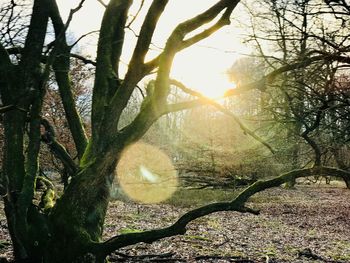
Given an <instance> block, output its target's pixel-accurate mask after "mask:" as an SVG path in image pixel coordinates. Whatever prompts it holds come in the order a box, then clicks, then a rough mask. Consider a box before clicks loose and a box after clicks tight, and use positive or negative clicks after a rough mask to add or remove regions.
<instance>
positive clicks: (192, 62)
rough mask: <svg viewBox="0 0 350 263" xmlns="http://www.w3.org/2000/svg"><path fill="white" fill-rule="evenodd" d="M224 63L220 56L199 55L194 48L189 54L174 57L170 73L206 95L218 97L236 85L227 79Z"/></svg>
mask: <svg viewBox="0 0 350 263" xmlns="http://www.w3.org/2000/svg"><path fill="white" fill-rule="evenodd" d="M225 64H226V63H224V62H222V63H221V62H220V58H217V57H215V58H211V56H210V54H209V55H208V53H207V54H202V55H201V54H200V52H197V51H196V50H194V51H193V53H192V54H189V56H180V57H179V58H177V59H175V61H174V64H173V68H172V72H171V75H172V77H173V78H175V79H177V80H179V81H181V82H182V83H184V84H185V85H186V86H187V87H188V88H190V89H193V90H195V91H198V92H200V93H201V94H203V95H204V96H206V97H209V98H219V97H222V96H223V95H224V94H225V92H226V91H227V90H230V89H233V88H234V87H235V86H236V85H235V83H233V82H232V81H229V76H228V74H227V72H226V71H227V68H228V67H227V68H226V69H225Z"/></svg>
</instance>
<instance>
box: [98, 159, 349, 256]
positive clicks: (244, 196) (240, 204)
mask: <svg viewBox="0 0 350 263" xmlns="http://www.w3.org/2000/svg"><path fill="white" fill-rule="evenodd" d="M314 175H323V176H336V177H341V178H343V179H344V178H347V179H350V173H349V172H346V171H344V170H340V169H336V168H331V167H323V166H318V167H313V168H306V169H299V170H293V171H291V172H288V173H285V174H282V175H280V176H278V177H275V178H273V179H270V180H265V181H257V182H255V183H254V184H252V185H250V186H249V187H247V188H246V189H244V190H243V191H242V192H241V193H240V194H239V195H238V196H237V197H236V198H235V199H233V200H232V201H231V202H218V203H213V204H209V205H205V206H202V207H200V208H197V209H194V210H191V211H189V212H187V213H185V214H184V215H183V216H181V217H180V218H179V219H178V220H177V221H176V222H175V223H174V224H172V225H171V226H169V227H165V228H161V229H155V230H149V231H144V232H140V233H130V234H123V235H119V236H115V237H112V238H111V239H109V240H107V241H105V242H103V243H97V244H96V243H95V244H92V249H93V250H94V251H95V253H96V254H97V255H101V256H106V255H108V254H110V253H112V252H113V251H114V250H117V249H120V248H122V247H125V246H129V245H134V244H136V243H140V242H145V243H152V242H154V241H157V240H160V239H162V238H166V237H171V236H175V235H183V234H185V233H186V226H187V225H188V224H189V223H190V222H192V221H193V220H195V219H197V218H200V217H203V216H206V215H209V214H212V213H215V212H221V211H237V212H241V213H253V214H256V215H257V214H259V211H257V210H254V209H251V208H248V207H245V203H246V202H247V200H248V199H249V198H250V197H251V196H253V195H254V194H256V193H258V192H261V191H264V190H266V189H269V188H273V187H278V186H280V185H282V184H284V183H286V182H289V181H290V180H291V179H293V178H294V179H296V178H301V177H308V176H314Z"/></svg>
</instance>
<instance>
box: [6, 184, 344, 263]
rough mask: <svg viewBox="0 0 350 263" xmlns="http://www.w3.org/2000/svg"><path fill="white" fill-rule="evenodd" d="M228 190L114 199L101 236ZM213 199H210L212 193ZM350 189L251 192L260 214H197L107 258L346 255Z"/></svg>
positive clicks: (170, 218)
mask: <svg viewBox="0 0 350 263" xmlns="http://www.w3.org/2000/svg"><path fill="white" fill-rule="evenodd" d="M232 196H233V194H232V192H223V191H220V193H218V190H179V191H178V192H177V193H176V194H175V196H174V197H173V198H172V199H170V200H168V201H167V203H165V204H158V205H140V204H135V203H133V202H121V201H114V202H112V203H111V205H110V209H109V212H108V217H107V220H106V225H105V236H104V238H105V239H108V238H109V237H111V236H113V235H115V234H118V233H119V234H120V233H130V232H135V231H140V230H147V229H152V228H159V227H163V226H168V225H169V224H171V223H172V222H174V221H175V220H176V219H177V218H178V217H179V216H180V215H182V214H183V213H185V212H186V211H188V210H190V209H192V208H195V207H197V206H198V205H201V202H207V201H212V202H213V201H222V200H223V199H228V198H232ZM210 199H211V200H210ZM349 200H350V191H349V190H347V189H345V186H344V185H342V184H339V183H336V184H332V185H323V184H321V185H297V187H296V189H293V190H286V189H283V188H274V189H270V190H267V191H264V192H262V193H259V194H257V195H255V196H254V197H252V198H251V200H250V203H249V204H248V205H249V206H250V207H254V208H257V209H260V210H261V214H260V215H258V216H256V215H252V214H241V213H237V212H220V213H215V214H213V215H210V216H205V217H203V218H200V219H197V220H195V221H194V222H192V223H191V224H190V225H189V226H188V231H187V233H186V235H184V236H176V237H172V238H167V239H163V240H161V241H157V242H154V243H153V244H144V243H141V244H138V245H135V246H131V247H127V248H125V249H123V250H120V251H118V253H116V254H113V255H111V257H110V261H111V262H141V261H142V262H241V263H243V262H245V263H258V262H264V263H265V262H269V263H277V262H278V263H282V262H293V263H298V262H315V263H316V262H329V263H331V262H338V263H339V262H342V263H343V262H344V263H345V262H350V201H349ZM0 240H1V241H0V242H1V243H0V257H7V258H10V257H11V248H10V241H9V237H8V233H7V228H6V221H5V218H4V216H3V215H0Z"/></svg>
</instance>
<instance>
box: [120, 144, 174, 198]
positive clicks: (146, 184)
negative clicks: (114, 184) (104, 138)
mask: <svg viewBox="0 0 350 263" xmlns="http://www.w3.org/2000/svg"><path fill="white" fill-rule="evenodd" d="M117 178H118V181H119V184H120V187H121V188H122V189H123V191H124V192H125V193H126V194H127V195H128V196H129V197H130V198H131V199H133V200H135V201H137V202H140V203H146V204H153V203H159V202H162V201H164V200H166V199H168V198H169V197H170V196H171V195H172V194H173V193H174V192H175V190H176V189H177V185H178V178H177V173H176V170H175V168H174V166H173V164H172V162H171V160H170V158H169V157H168V156H167V155H166V154H165V153H164V152H163V151H161V150H160V149H158V148H157V147H155V146H152V145H149V144H146V143H142V142H139V143H135V144H133V145H131V146H130V147H128V148H127V149H126V150H125V151H124V153H123V154H122V158H121V159H120V161H119V164H118V166H117Z"/></svg>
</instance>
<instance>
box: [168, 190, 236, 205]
mask: <svg viewBox="0 0 350 263" xmlns="http://www.w3.org/2000/svg"><path fill="white" fill-rule="evenodd" d="M237 193H238V192H237V191H236V192H235V191H234V190H230V191H224V190H220V189H186V188H179V189H178V190H177V191H176V192H175V193H174V195H173V196H172V197H171V198H169V199H168V200H166V201H165V202H164V203H166V204H169V205H173V206H179V207H191V206H200V205H205V204H209V203H214V202H224V201H231V200H232V199H233V198H234V197H235V196H236V195H237Z"/></svg>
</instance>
